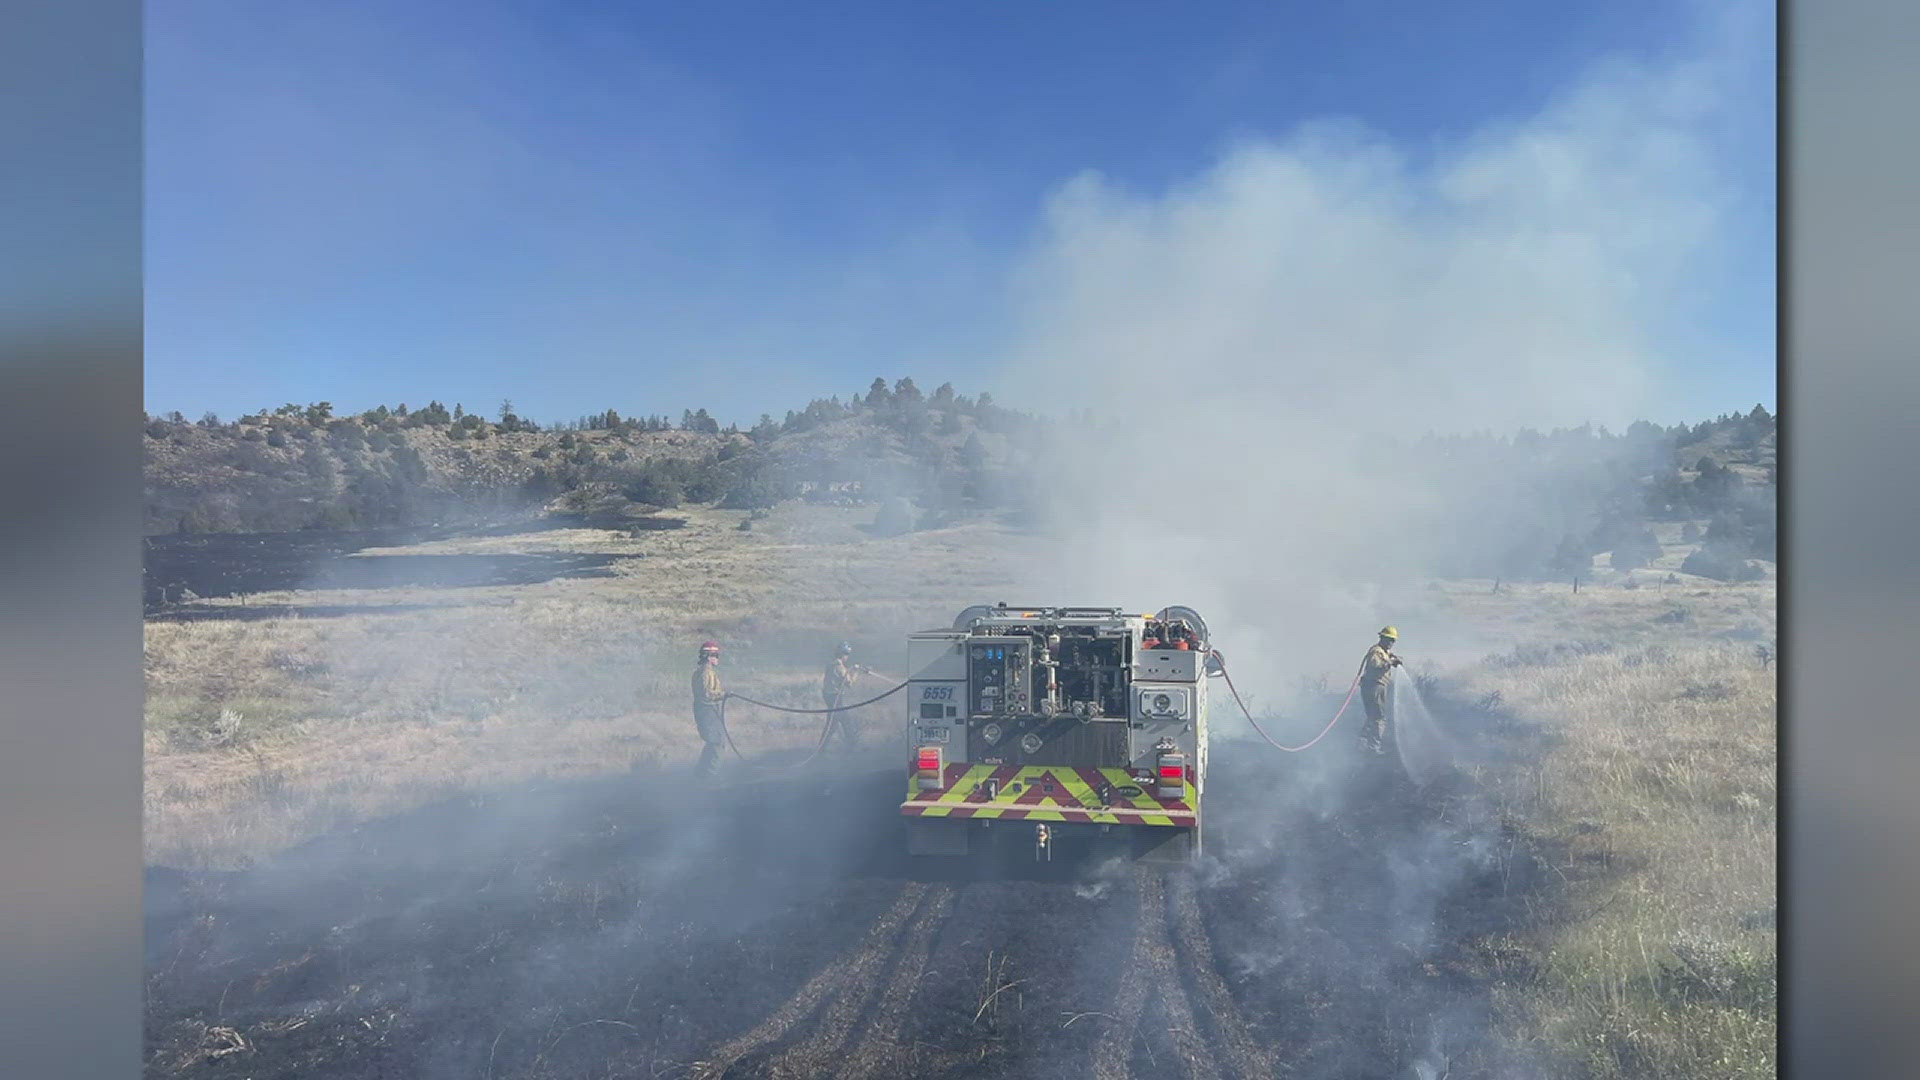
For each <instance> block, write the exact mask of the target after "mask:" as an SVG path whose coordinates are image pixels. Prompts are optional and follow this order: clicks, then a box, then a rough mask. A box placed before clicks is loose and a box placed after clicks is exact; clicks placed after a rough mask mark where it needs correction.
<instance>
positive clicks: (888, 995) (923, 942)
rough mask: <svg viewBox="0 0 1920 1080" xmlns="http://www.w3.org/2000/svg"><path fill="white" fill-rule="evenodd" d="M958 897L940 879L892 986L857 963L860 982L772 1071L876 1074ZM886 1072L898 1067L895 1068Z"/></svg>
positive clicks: (907, 941) (906, 942)
mask: <svg viewBox="0 0 1920 1080" xmlns="http://www.w3.org/2000/svg"><path fill="white" fill-rule="evenodd" d="M953 902H954V888H953V886H952V885H946V884H941V885H935V886H933V887H932V888H931V889H929V890H928V894H927V896H926V898H925V899H924V900H923V901H922V902H921V904H920V907H919V914H917V915H915V916H914V918H913V922H912V923H910V924H908V926H907V930H906V933H905V934H904V935H903V937H902V939H901V945H900V947H899V948H897V949H895V950H894V962H893V974H892V976H891V977H890V978H888V979H887V981H886V986H885V987H884V988H881V987H880V980H879V979H878V978H859V977H858V976H859V975H861V974H862V973H861V972H859V970H858V967H859V965H855V971H854V974H855V976H856V981H855V984H854V985H853V986H852V987H850V988H849V989H848V991H847V992H845V993H843V994H842V995H841V996H840V997H839V999H837V1000H836V1001H834V1003H833V1004H832V1005H830V1006H829V1007H828V1009H827V1013H826V1015H825V1016H824V1017H823V1018H822V1020H821V1022H820V1025H819V1026H818V1027H817V1028H816V1029H815V1030H814V1031H813V1032H812V1033H811V1034H809V1035H808V1036H807V1037H806V1039H805V1040H804V1041H802V1042H801V1043H800V1044H799V1045H797V1046H795V1047H793V1048H792V1049H791V1050H788V1051H786V1052H785V1053H783V1054H781V1055H780V1056H779V1057H777V1058H774V1059H773V1061H772V1062H770V1063H769V1065H768V1071H769V1072H770V1073H771V1074H772V1075H775V1076H825V1075H828V1074H832V1075H837V1076H858V1075H870V1074H873V1073H874V1072H875V1066H877V1065H878V1064H879V1063H880V1062H879V1060H877V1059H883V1058H885V1057H886V1056H887V1055H888V1053H889V1051H891V1050H892V1049H893V1047H894V1046H896V1045H897V1044H898V1042H899V1040H898V1035H899V1033H900V1028H901V1022H902V1020H903V1019H904V1018H905V1016H906V1011H907V1005H908V1003H909V1002H911V1001H912V1000H913V994H914V991H915V990H917V989H918V988H919V985H920V976H921V974H922V973H923V972H925V971H926V967H927V958H928V957H929V956H931V955H932V954H933V943H934V937H935V935H936V933H937V931H938V929H939V927H940V924H942V923H944V922H945V921H946V920H947V917H948V916H949V915H951V914H952V913H953ZM874 974H875V975H877V974H878V972H875V973H874ZM876 996H877V998H878V1004H877V1005H874V1006H873V1008H872V1011H871V1014H870V1015H868V1016H867V1020H866V1023H865V1025H864V1027H862V1029H861V1032H860V1040H859V1042H857V1043H855V1044H854V1047H853V1049H852V1050H851V1051H849V1052H848V1053H847V1054H845V1055H843V1056H842V1058H841V1063H840V1066H839V1067H838V1068H829V1065H830V1064H831V1059H832V1058H833V1057H834V1055H835V1054H836V1053H837V1052H838V1051H839V1050H840V1048H841V1047H843V1046H845V1045H846V1043H847V1039H848V1037H849V1036H850V1035H852V1034H853V1033H854V1029H855V1027H856V1025H858V1024H859V1023H860V1018H861V1016H862V1015H865V1014H868V1012H869V1005H870V1004H871V1003H872V1002H873V1001H874V1000H875V998H876ZM882 1075H897V1073H896V1072H894V1071H891V1070H889V1071H887V1072H885V1073H883V1074H882Z"/></svg>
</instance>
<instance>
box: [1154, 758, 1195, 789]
mask: <svg viewBox="0 0 1920 1080" xmlns="http://www.w3.org/2000/svg"><path fill="white" fill-rule="evenodd" d="M1159 772H1160V782H1159V784H1158V785H1156V786H1155V788H1154V792H1153V793H1154V794H1155V795H1157V796H1158V797H1160V798H1162V799H1178V798H1180V797H1181V796H1182V795H1185V794H1186V793H1187V788H1186V784H1187V759H1186V757H1185V756H1184V755H1181V754H1161V755H1160V768H1159Z"/></svg>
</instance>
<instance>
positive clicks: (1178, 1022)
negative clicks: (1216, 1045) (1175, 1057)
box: [1142, 871, 1220, 1080]
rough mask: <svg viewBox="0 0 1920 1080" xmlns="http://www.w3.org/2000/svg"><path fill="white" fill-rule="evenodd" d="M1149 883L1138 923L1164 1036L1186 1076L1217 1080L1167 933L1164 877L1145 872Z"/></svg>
mask: <svg viewBox="0 0 1920 1080" xmlns="http://www.w3.org/2000/svg"><path fill="white" fill-rule="evenodd" d="M1148 880H1149V882H1150V884H1147V885H1145V886H1143V889H1142V891H1143V892H1144V891H1150V892H1151V893H1152V894H1153V895H1152V898H1151V899H1150V900H1148V901H1146V902H1145V908H1144V910H1143V911H1142V915H1143V916H1144V918H1143V920H1142V922H1143V925H1144V926H1145V929H1146V936H1145V940H1146V959H1147V971H1146V973H1145V974H1146V976H1147V981H1148V982H1149V983H1151V984H1152V985H1153V987H1154V988H1155V989H1156V990H1157V991H1158V996H1159V1002H1160V1011H1161V1012H1162V1014H1163V1015H1164V1018H1165V1020H1166V1022H1167V1036H1168V1038H1169V1039H1170V1040H1171V1041H1172V1043H1173V1048H1174V1050H1175V1052H1176V1053H1178V1054H1179V1056H1180V1060H1181V1061H1182V1062H1183V1063H1184V1064H1185V1065H1186V1067H1187V1075H1189V1076H1191V1077H1193V1080H1219V1076H1220V1074H1219V1072H1218V1071H1217V1070H1215V1068H1214V1066H1213V1058H1214V1053H1213V1048H1212V1047H1210V1046H1208V1045H1207V1041H1206V1040H1205V1039H1203V1038H1202V1037H1201V1035H1200V1028H1199V1026H1198V1025H1197V1024H1195V1023H1194V1018H1193V1003H1192V1002H1191V1001H1190V1000H1189V999H1188V997H1187V987H1186V984H1185V983H1184V982H1182V981H1181V979H1180V969H1179V966H1178V963H1177V961H1178V956H1177V955H1176V954H1175V953H1174V950H1173V939H1172V938H1171V937H1169V936H1168V934H1167V922H1168V911H1167V892H1166V883H1165V879H1164V878H1163V877H1161V875H1159V874H1156V873H1152V872H1151V871H1149V873H1148Z"/></svg>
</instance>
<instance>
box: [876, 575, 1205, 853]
mask: <svg viewBox="0 0 1920 1080" xmlns="http://www.w3.org/2000/svg"><path fill="white" fill-rule="evenodd" d="M907 660H908V672H909V674H908V680H909V681H908V686H907V690H906V696H907V727H908V732H909V740H910V743H909V746H910V750H911V754H912V758H911V760H910V761H909V763H908V775H907V793H906V799H905V800H904V801H903V802H902V803H901V804H900V812H901V814H903V815H905V817H906V819H907V822H906V823H907V834H908V835H907V850H908V852H909V853H910V854H913V855H928V856H965V855H969V854H972V853H974V852H975V851H979V850H984V848H985V847H986V846H987V845H988V843H989V842H991V841H993V840H997V839H1001V838H1005V837H1008V836H1009V835H1013V836H1016V837H1019V838H1021V839H1031V841H1032V842H1033V846H1034V854H1035V857H1036V858H1045V859H1051V858H1052V852H1053V845H1054V843H1055V841H1056V840H1068V841H1070V842H1072V841H1080V840H1085V841H1088V842H1089V844H1088V846H1089V847H1091V848H1093V849H1094V850H1096V851H1106V852H1111V853H1113V854H1119V855H1122V856H1123V857H1129V858H1135V859H1142V860H1146V861H1154V862H1160V861H1175V862H1177V861H1182V860H1186V859H1191V858H1193V857H1196V856H1198V855H1199V853H1200V825H1201V802H1202V797H1203V795H1204V793H1205V790H1206V776H1207V679H1208V676H1209V675H1210V674H1212V673H1214V672H1216V671H1218V670H1219V660H1218V658H1217V657H1216V655H1215V654H1214V653H1213V651H1212V649H1211V648H1210V646H1209V643H1208V638H1207V625H1206V623H1205V622H1204V621H1203V620H1202V619H1201V618H1200V616H1199V614H1198V613H1196V612H1195V611H1193V610H1192V609H1191V608H1184V607H1170V608H1166V609H1164V610H1162V611H1160V612H1159V613H1158V614H1155V615H1139V614H1130V613H1129V612H1127V611H1126V610H1125V609H1122V608H1104V607H1100V608H1095V607H1014V606H1009V605H1007V604H995V605H992V606H987V605H978V606H975V607H970V608H967V609H966V610H964V611H962V612H961V613H960V614H959V616H958V617H956V618H955V619H954V622H953V625H952V626H951V627H948V628H946V629H941V630H927V631H923V632H921V633H917V634H913V635H911V636H910V637H909V638H908V640H907Z"/></svg>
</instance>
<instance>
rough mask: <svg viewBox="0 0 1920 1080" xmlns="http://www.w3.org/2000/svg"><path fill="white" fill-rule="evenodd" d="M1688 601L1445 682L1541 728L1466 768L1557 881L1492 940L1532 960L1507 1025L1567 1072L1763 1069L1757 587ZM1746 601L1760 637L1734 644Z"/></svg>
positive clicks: (1764, 857)
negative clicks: (1615, 633)
mask: <svg viewBox="0 0 1920 1080" xmlns="http://www.w3.org/2000/svg"><path fill="white" fill-rule="evenodd" d="M1693 600H1694V601H1695V609H1696V610H1697V611H1698V612H1699V618H1698V620H1697V622H1696V623H1690V624H1680V623H1674V622H1665V623H1653V624H1652V625H1653V626H1654V627H1657V628H1658V629H1659V630H1660V631H1662V632H1660V633H1653V632H1636V633H1634V634H1631V635H1623V637H1622V638H1621V639H1617V640H1616V641H1614V642H1607V643H1604V644H1603V643H1602V642H1600V641H1599V640H1597V639H1596V640H1595V641H1594V643H1593V644H1591V645H1589V646H1586V648H1588V649H1592V650H1594V651H1585V650H1584V649H1568V650H1566V651H1565V652H1563V653H1561V654H1559V655H1553V654H1550V653H1547V652H1545V651H1544V650H1540V651H1535V652H1533V653H1531V654H1529V653H1528V652H1526V651H1524V650H1523V651H1522V652H1521V653H1519V654H1517V655H1513V654H1510V655H1508V656H1506V657H1502V658H1495V659H1494V660H1493V661H1491V662H1489V663H1486V664H1482V665H1480V666H1478V667H1476V668H1475V669H1473V670H1471V671H1469V672H1468V673H1466V674H1465V676H1464V677H1463V680H1462V681H1463V689H1464V690H1465V691H1466V692H1467V693H1470V694H1487V693H1496V692H1497V693H1498V694H1499V695H1500V698H1501V700H1502V701H1503V703H1504V704H1505V705H1506V706H1507V707H1508V708H1510V709H1512V710H1513V711H1514V712H1516V713H1517V714H1519V715H1521V716H1525V717H1530V718H1535V719H1537V720H1539V721H1541V722H1542V723H1544V724H1545V725H1546V727H1547V729H1548V731H1549V732H1550V733H1551V734H1552V735H1553V736H1554V737H1555V738H1554V743H1553V746H1552V749H1551V751H1550V752H1549V753H1547V754H1545V755H1544V756H1543V757H1541V758H1540V759H1539V760H1537V761H1532V762H1527V763H1524V764H1522V765H1519V766H1515V767H1511V768H1505V769H1502V770H1499V771H1495V772H1492V773H1490V774H1489V775H1487V776H1486V777H1485V779H1486V781H1487V782H1488V783H1489V785H1490V786H1491V787H1492V788H1493V789H1494V790H1495V791H1496V792H1497V793H1498V794H1499V796H1500V797H1501V799H1502V801H1503V806H1504V809H1505V812H1506V816H1507V817H1508V818H1509V820H1511V821H1513V822H1515V823H1516V824H1517V825H1519V826H1520V827H1521V828H1523V829H1524V830H1525V831H1527V832H1528V833H1530V834H1532V835H1534V836H1536V837H1540V838H1542V839H1544V840H1545V841H1546V842H1547V848H1548V850H1551V851H1555V852H1557V853H1558V854H1557V855H1556V856H1554V860H1553V865H1550V866H1548V867H1547V868H1546V869H1547V871H1548V872H1550V873H1552V874H1554V875H1557V877H1558V879H1559V880H1558V884H1559V886H1560V888H1561V893H1562V903H1561V905H1560V906H1561V908H1562V910H1559V911H1556V912H1552V913H1543V915H1542V918H1541V919H1540V921H1539V925H1537V926H1535V927H1533V928H1531V929H1530V930H1528V931H1527V932H1525V933H1523V934H1520V935H1518V936H1517V937H1516V939H1515V940H1514V941H1513V942H1511V943H1510V944H1513V945H1516V946H1518V947H1519V948H1521V949H1522V950H1523V951H1525V952H1526V953H1527V954H1528V955H1529V956H1530V957H1531V958H1532V961H1533V963H1534V965H1535V970H1534V972H1533V974H1532V976H1531V977H1530V978H1528V979H1526V980H1524V981H1522V982H1520V983H1517V984H1515V985H1513V986H1511V987H1509V988H1508V989H1507V992H1506V994H1505V995H1504V1000H1503V1005H1504V1007H1505V1009H1506V1015H1507V1018H1508V1021H1509V1024H1510V1034H1512V1035H1513V1036H1514V1037H1515V1038H1519V1039H1523V1040H1528V1041H1538V1042H1542V1043H1544V1044H1546V1045H1547V1046H1548V1047H1549V1048H1550V1049H1551V1050H1552V1051H1553V1052H1554V1056H1556V1057H1558V1058H1560V1059H1562V1060H1565V1061H1568V1062H1570V1063H1572V1066H1573V1067H1574V1069H1575V1070H1576V1072H1575V1074H1576V1075H1581V1076H1593V1077H1629V1076H1634V1077H1639V1076H1662V1077H1759V1076H1772V1075H1774V1074H1775V1072H1776V1065H1777V1059H1776V1056H1775V1053H1774V1049H1775V1047H1774V1040H1775V1032H1776V1024H1777V1017H1776V1007H1775V994H1776V992H1777V970H1778V965H1777V944H1778V942H1777V935H1776V931H1775V906H1774V905H1775V889H1776V875H1777V866H1776V862H1775V851H1776V848H1775V836H1776V813H1777V808H1778V789H1777V786H1776V765H1777V761H1776V754H1775V747H1776V709H1777V700H1776V688H1775V679H1774V670H1773V669H1772V667H1771V664H1770V659H1771V658H1770V654H1769V653H1770V649H1771V641H1772V629H1773V625H1772V606H1773V605H1772V586H1771V585H1770V584H1757V585H1750V586H1742V587H1739V588H1736V589H1720V590H1715V591H1714V592H1713V593H1712V594H1711V595H1710V596H1708V597H1705V598H1701V597H1694V598H1693ZM1709 601H1711V602H1709ZM1756 601H1757V603H1756ZM1649 607H1650V608H1651V607H1652V605H1649ZM1615 614H1616V615H1619V614H1621V613H1618V612H1616V613H1615ZM1762 615H1764V617H1765V619H1764V626H1763V627H1762V630H1763V634H1762V635H1761V636H1760V638H1759V640H1740V639H1742V638H1745V637H1746V635H1745V634H1743V633H1741V632H1740V631H1741V628H1742V627H1745V626H1746V625H1747V620H1749V619H1752V618H1755V617H1759V616H1762ZM1654 617H1655V618H1657V617H1658V615H1656V616H1654ZM1629 621H1630V620H1629ZM1642 621H1643V622H1644V621H1645V620H1642ZM1698 623H1705V624H1707V625H1708V626H1721V627H1727V628H1730V629H1732V631H1733V633H1732V635H1731V637H1732V638H1733V639H1734V640H1728V638H1729V635H1728V634H1727V633H1726V632H1725V630H1722V631H1721V632H1717V633H1715V632H1702V631H1701V630H1700V629H1699V628H1698ZM1630 628H1631V629H1633V630H1635V631H1641V630H1642V629H1643V628H1642V627H1640V626H1638V625H1635V626H1632V627H1630ZM1763 649H1766V650H1769V652H1763V651H1762V650H1763Z"/></svg>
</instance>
